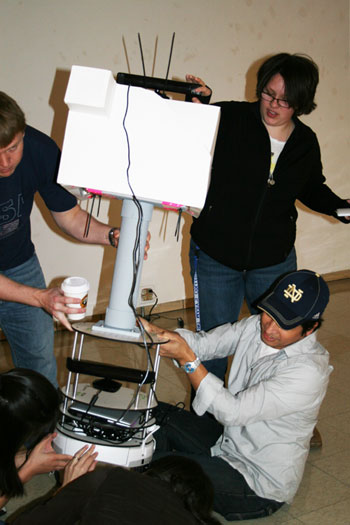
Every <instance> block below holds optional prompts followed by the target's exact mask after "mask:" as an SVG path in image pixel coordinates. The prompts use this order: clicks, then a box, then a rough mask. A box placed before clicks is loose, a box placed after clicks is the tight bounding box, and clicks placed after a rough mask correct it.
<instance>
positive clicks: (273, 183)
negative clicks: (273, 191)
mask: <svg viewBox="0 0 350 525" xmlns="http://www.w3.org/2000/svg"><path fill="white" fill-rule="evenodd" d="M267 184H268V185H269V186H274V185H275V184H276V181H275V180H274V179H268V180H267Z"/></svg>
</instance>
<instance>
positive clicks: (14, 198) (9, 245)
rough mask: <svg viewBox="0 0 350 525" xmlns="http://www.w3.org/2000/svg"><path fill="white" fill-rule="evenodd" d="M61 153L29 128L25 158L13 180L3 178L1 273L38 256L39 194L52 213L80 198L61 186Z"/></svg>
mask: <svg viewBox="0 0 350 525" xmlns="http://www.w3.org/2000/svg"><path fill="white" fill-rule="evenodd" d="M59 161H60V150H59V148H58V146H57V145H56V144H55V142H54V141H53V140H52V139H51V138H50V137H48V136H47V135H45V134H44V133H41V132H40V131H38V130H36V129H34V128H32V127H30V126H27V127H26V129H25V136H24V139H23V157H22V159H21V162H20V163H19V164H18V166H17V168H16V170H15V171H14V173H13V174H12V175H10V176H9V177H0V270H1V271H3V270H7V269H9V268H14V267H15V266H18V265H20V264H23V263H24V262H26V261H27V260H28V259H29V258H30V257H31V256H32V255H33V253H34V245H33V243H32V241H31V229H30V214H31V211H32V207H33V200H34V195H35V193H36V192H37V191H38V192H39V193H40V195H41V197H42V198H43V200H44V202H45V204H46V206H47V207H48V209H49V210H51V211H58V212H60V211H67V210H70V209H71V208H73V207H74V206H75V205H76V202H77V201H76V198H75V197H74V196H73V195H72V194H70V193H69V192H68V191H67V190H65V189H64V188H63V187H62V186H60V185H59V184H57V182H56V177H57V171H58V166H59Z"/></svg>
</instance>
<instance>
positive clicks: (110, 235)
mask: <svg viewBox="0 0 350 525" xmlns="http://www.w3.org/2000/svg"><path fill="white" fill-rule="evenodd" d="M117 229H118V228H111V229H110V230H109V232H108V239H109V244H110V245H111V246H113V248H115V238H114V232H115V230H117Z"/></svg>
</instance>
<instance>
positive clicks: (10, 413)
mask: <svg viewBox="0 0 350 525" xmlns="http://www.w3.org/2000/svg"><path fill="white" fill-rule="evenodd" d="M60 401H61V399H60V395H59V392H58V390H56V389H55V388H54V386H53V385H52V384H51V383H50V381H49V380H48V379H46V378H45V377H44V376H42V375H41V374H39V373H38V372H35V371H34V370H29V369H21V368H16V369H13V370H10V371H9V372H5V373H2V374H0V418H1V432H0V508H1V507H3V506H4V504H5V503H6V501H7V500H8V499H9V498H11V497H17V496H22V495H23V493H24V483H26V482H27V481H29V480H30V479H31V478H32V477H33V476H35V475H37V474H42V473H45V472H51V471H53V470H57V471H58V470H62V469H66V470H65V473H64V477H63V486H64V485H66V484H67V483H69V482H70V481H71V480H73V479H75V478H76V477H77V476H78V475H81V474H85V473H86V472H90V471H92V470H93V469H94V468H95V466H96V456H97V453H95V452H94V448H93V447H92V448H90V449H89V450H87V447H83V448H82V449H81V450H80V451H78V452H77V453H76V455H75V456H74V457H72V456H70V455H68V454H57V453H56V452H55V451H54V449H53V448H52V441H53V439H54V438H55V436H56V434H55V432H54V430H55V427H56V422H57V417H58V411H59V404H60ZM82 456H84V457H82ZM77 459H81V461H80V462H79V465H77Z"/></svg>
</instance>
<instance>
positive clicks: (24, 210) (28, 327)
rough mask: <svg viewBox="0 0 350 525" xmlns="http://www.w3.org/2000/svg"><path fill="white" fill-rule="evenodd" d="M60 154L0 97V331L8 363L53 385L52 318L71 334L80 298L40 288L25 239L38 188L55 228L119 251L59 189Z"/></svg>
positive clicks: (105, 230) (115, 233)
mask: <svg viewBox="0 0 350 525" xmlns="http://www.w3.org/2000/svg"><path fill="white" fill-rule="evenodd" d="M59 161H60V150H59V148H58V147H57V145H56V144H55V142H54V141H53V140H52V139H51V138H50V137H48V136H47V135H44V134H43V133H41V132H40V131H38V130H36V129H34V128H32V127H31V126H28V125H27V124H26V120H25V116H24V113H23V111H22V110H21V108H20V107H19V106H18V104H17V103H16V102H15V100H13V99H12V98H11V97H9V96H8V95H7V94H6V93H3V92H0V193H1V204H0V326H1V328H2V330H3V331H4V333H5V335H6V338H7V340H8V342H9V344H10V347H11V352H12V359H13V363H14V365H15V366H17V367H23V368H31V369H33V370H36V371H38V372H41V373H42V374H44V375H45V376H46V377H47V378H49V379H50V381H51V382H52V383H53V384H54V385H57V379H56V360H55V357H54V354H53V334H54V332H53V321H52V316H54V317H55V318H56V319H58V320H59V321H60V322H61V323H62V324H63V325H64V326H65V327H66V328H68V329H70V330H72V328H71V326H70V323H69V321H68V319H67V318H66V316H65V314H68V313H79V312H84V311H85V309H83V308H78V309H77V308H74V309H72V308H70V307H68V306H67V305H68V304H69V303H79V302H80V299H77V298H71V297H65V296H64V295H63V293H62V291H61V290H60V288H58V287H56V288H50V289H47V288H46V284H45V280H44V276H43V273H42V270H41V267H40V264H39V261H38V259H37V256H36V254H35V248H34V245H33V243H32V240H31V229H30V215H31V211H32V206H33V200H34V195H35V193H36V192H37V191H38V192H39V193H40V195H41V196H42V198H43V200H44V202H45V204H46V206H47V207H48V209H49V210H50V212H51V214H52V216H53V218H54V220H55V222H56V224H57V225H58V226H59V227H60V228H61V230H62V231H64V232H65V233H68V234H69V235H71V236H72V237H73V238H75V239H78V240H79V241H82V242H86V243H95V244H103V245H113V246H117V244H118V238H119V228H112V229H111V227H110V226H108V225H107V224H102V223H101V222H99V221H97V220H95V219H94V218H93V217H92V218H91V222H90V227H89V234H88V236H84V231H85V226H86V221H87V218H88V215H87V212H85V211H84V210H82V209H81V208H80V206H79V205H78V204H77V200H76V198H75V197H74V196H73V195H72V194H71V193H69V192H68V191H66V190H65V189H64V188H63V187H62V186H60V185H59V184H57V182H56V176H57V170H58V166H59Z"/></svg>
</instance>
